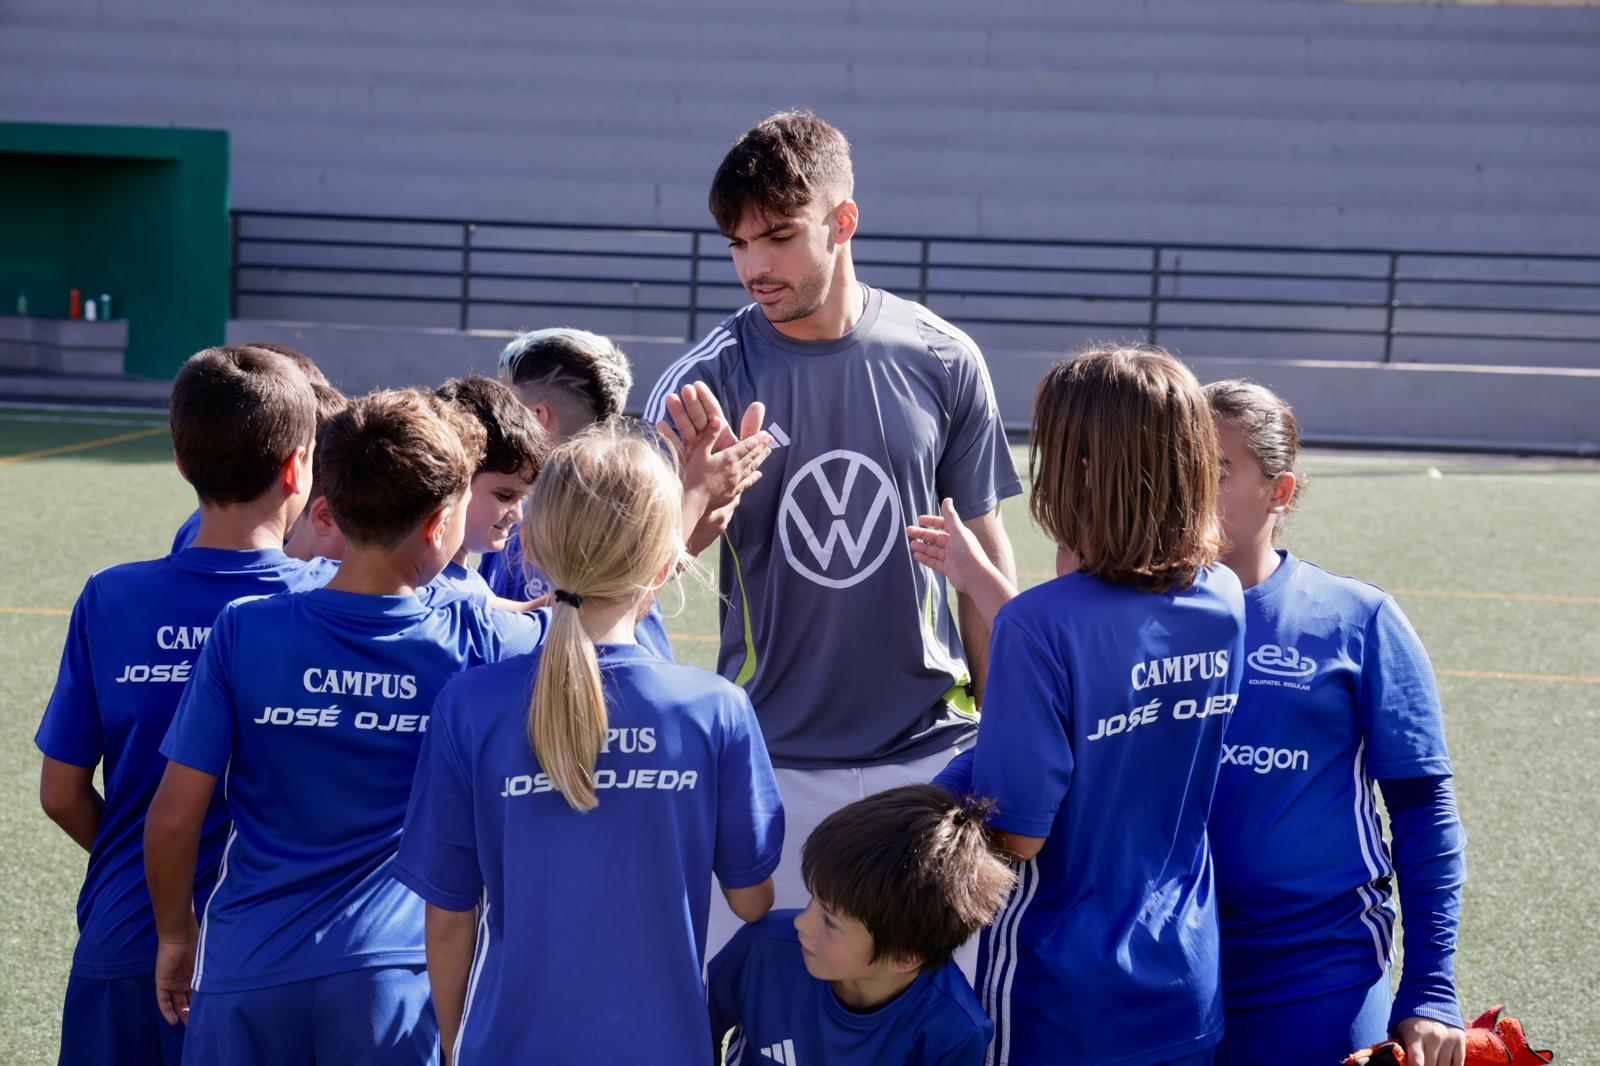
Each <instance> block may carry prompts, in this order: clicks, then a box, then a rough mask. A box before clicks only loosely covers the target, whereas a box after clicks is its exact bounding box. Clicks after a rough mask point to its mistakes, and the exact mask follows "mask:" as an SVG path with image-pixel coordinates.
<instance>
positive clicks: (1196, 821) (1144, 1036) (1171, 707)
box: [972, 566, 1244, 1066]
mask: <svg viewBox="0 0 1600 1066" xmlns="http://www.w3.org/2000/svg"><path fill="white" fill-rule="evenodd" d="M1243 630H1244V597H1243V594H1242V592H1241V591H1240V588H1239V579H1238V578H1237V577H1235V576H1234V574H1233V572H1232V571H1231V570H1228V569H1226V568H1224V567H1220V566H1219V567H1215V568H1213V569H1211V570H1206V571H1202V572H1201V573H1200V575H1199V576H1198V577H1197V579H1196V580H1195V582H1194V584H1193V585H1191V586H1190V587H1189V588H1188V589H1185V590H1183V591H1179V592H1172V593H1167V594H1154V593H1147V592H1139V591H1136V590H1134V589H1132V588H1127V587H1124V586H1117V585H1109V584H1107V583H1105V582H1103V581H1101V580H1099V579H1098V578H1095V577H1092V576H1090V575H1088V574H1084V573H1074V574H1068V575H1066V576H1064V577H1059V578H1056V579H1055V580H1054V581H1050V582H1047V583H1045V584H1043V585H1039V586H1036V587H1035V588H1031V589H1029V590H1027V591H1026V592H1024V593H1022V594H1021V595H1020V596H1018V597H1017V598H1016V599H1014V600H1012V601H1011V602H1010V603H1009V604H1007V605H1006V606H1005V607H1004V608H1002V609H1001V611H1000V614H999V617H998V618H997V619H996V621H995V628H994V640H993V644H992V647H991V651H990V656H989V679H988V687H987V692H986V697H985V700H984V712H983V721H982V723H981V725H980V726H979V730H978V742H977V746H976V749H975V751H976V754H975V755H974V757H973V770H972V773H973V791H975V792H976V793H978V794H979V795H984V796H990V797H993V798H994V799H995V800H996V802H997V804H998V807H997V810H996V812H995V814H994V816H993V818H992V825H993V826H994V827H996V828H998V829H1001V830H1004V831H1006V832H1010V833H1016V834H1019V835H1022V836H1030V837H1043V838H1045V841H1044V845H1043V847H1042V848H1041V850H1040V851H1039V853H1038V855H1037V856H1036V857H1035V858H1034V859H1033V860H1031V861H1029V862H1026V863H1023V864H1022V865H1021V867H1020V868H1019V870H1018V876H1019V883H1018V885H1017V888H1016V890H1015V891H1014V892H1013V894H1012V897H1011V901H1010V903H1009V904H1008V905H1007V907H1006V909H1005V910H1004V911H1003V912H1002V913H1001V916H1000V918H999V920H998V921H997V922H996V923H995V924H994V925H993V926H991V927H990V928H989V929H987V930H985V931H984V935H983V940H982V942H981V944H980V947H979V956H978V980H977V988H978V993H979V996H980V997H981V999H982V1001H983V1004H984V1006H985V1008H986V1009H987V1010H988V1013H989V1016H990V1017H991V1018H993V1019H994V1022H995V1038H994V1044H993V1048H992V1052H991V1061H992V1062H995V1063H999V1064H1005V1063H1008V1062H1014V1063H1018V1064H1031V1063H1075V1064H1076V1063H1082V1064H1089V1063H1112V1062H1115V1063H1127V1064H1130V1066H1132V1064H1139V1063H1147V1062H1159V1061H1164V1060H1168V1059H1175V1058H1181V1057H1183V1056H1185V1055H1189V1054H1194V1053H1195V1052H1198V1051H1201V1050H1204V1049H1205V1048H1207V1047H1210V1046H1211V1045H1213V1044H1215V1043H1216V1042H1217V1040H1218V1039H1220V1037H1221V1027H1222V1003H1221V997H1220V989H1219V988H1218V986H1217V965H1218V963H1217V914H1216V905H1215V900H1214V898H1213V883H1212V874H1211V853H1210V848H1209V847H1208V845H1207V841H1206V816H1207V812H1208V811H1209V809H1210V806H1211V792H1212V788H1213V787H1214V785H1215V784H1216V779H1217V770H1218V766H1219V764H1220V762H1221V758H1222V750H1223V749H1222V745H1223V730H1224V728H1225V725H1226V723H1227V722H1228V720H1229V718H1230V717H1231V713H1232V711H1233V708H1234V704H1235V702H1236V701H1237V699H1238V691H1239V677H1240V665H1241V664H1240V662H1239V660H1240V655H1241V652H1240V648H1241V638H1242V635H1243ZM1064 1005H1070V1007H1064Z"/></svg>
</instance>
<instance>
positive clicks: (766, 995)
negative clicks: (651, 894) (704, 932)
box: [706, 910, 994, 1066]
mask: <svg viewBox="0 0 1600 1066" xmlns="http://www.w3.org/2000/svg"><path fill="white" fill-rule="evenodd" d="M799 913H800V912H799V911H793V910H788V911H773V912H771V913H770V914H768V915H767V916H766V917H765V918H763V919H761V920H760V921H758V922H754V923H752V924H750V925H746V926H744V927H743V928H741V929H740V930H739V931H738V932H737V933H735V934H734V935H733V939H732V940H730V941H728V946H727V947H725V948H723V949H722V950H721V951H720V952H718V953H717V957H716V958H714V959H712V960H711V965H710V967H709V968H708V969H707V977H706V985H707V992H708V999H709V1001H710V1004H711V1030H712V1032H713V1033H719V1034H720V1033H724V1032H726V1031H727V1030H728V1029H729V1028H731V1027H733V1026H735V1025H737V1026H738V1027H739V1031H738V1032H737V1033H735V1034H734V1037H733V1041H732V1043H731V1044H730V1045H729V1047H728V1066H758V1064H759V1066H765V1063H766V1062H768V1061H771V1062H780V1063H793V1064H794V1066H803V1064H811V1063H815V1064H817V1066H822V1064H824V1063H825V1064H827V1066H901V1064H904V1066H934V1064H936V1063H937V1064H938V1066H983V1057H984V1053H985V1052H986V1051H987V1050H988V1048H989V1037H990V1036H991V1035H992V1034H993V1032H994V1025H993V1024H992V1023H991V1022H990V1021H989V1018H988V1016H987V1015H985V1014H984V1013H983V1007H982V1006H980V1005H979V1003H978V997H977V995H976V994H975V993H974V992H973V991H972V986H971V985H969V984H967V979H966V978H965V977H962V976H961V970H960V969H959V968H958V967H957V966H956V964H955V963H953V962H947V963H945V964H944V965H943V966H941V967H939V968H938V969H937V970H933V971H924V972H923V973H920V974H918V975H917V979H916V980H915V981H913V982H912V983H911V987H909V988H907V989H906V990H905V991H904V992H902V993H900V995H898V996H896V997H895V998H894V999H893V1000H891V1001H890V1002H888V1003H886V1004H884V1005H883V1006H881V1007H879V1008H877V1009H876V1010H871V1011H865V1012H862V1011H855V1010H851V1009H850V1008H849V1007H846V1006H845V1005H844V1004H843V1003H840V1002H839V997H838V996H836V995H834V993H833V988H832V986H830V985H829V983H828V982H827V981H822V980H818V979H817V978H815V977H812V976H811V974H810V973H809V972H808V971H807V970H806V963H805V957H804V956H803V955H801V953H800V938H799V935H798V934H797V933H796V932H795V928H794V918H795V915H797V914H799Z"/></svg>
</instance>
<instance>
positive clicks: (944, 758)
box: [706, 738, 977, 981]
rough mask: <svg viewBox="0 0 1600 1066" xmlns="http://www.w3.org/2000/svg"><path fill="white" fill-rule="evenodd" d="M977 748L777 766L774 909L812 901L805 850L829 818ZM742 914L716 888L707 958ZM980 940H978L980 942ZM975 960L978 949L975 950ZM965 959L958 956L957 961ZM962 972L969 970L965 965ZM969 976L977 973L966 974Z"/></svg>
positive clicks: (916, 781)
mask: <svg viewBox="0 0 1600 1066" xmlns="http://www.w3.org/2000/svg"><path fill="white" fill-rule="evenodd" d="M971 746H972V738H968V739H967V740H964V741H962V742H961V743H959V744H952V745H951V746H950V747H948V748H944V749H941V750H939V751H936V752H934V753H933V754H932V755H924V756H923V757H922V758H920V759H913V760H912V761H911V762H898V763H884V764H881V765H877V766H846V767H842V768H839V769H832V770H791V769H783V768H778V769H776V770H775V771H774V773H775V774H776V775H777V778H778V793H779V795H781V796H782V797H783V859H782V860H781V861H780V862H779V863H778V870H777V872H776V873H775V874H773V875H772V884H773V888H774V889H775V890H776V897H777V899H776V902H774V903H773V905H772V906H773V909H774V910H780V909H783V908H786V907H804V906H805V905H806V904H807V903H808V902H810V900H811V894H810V893H809V892H807V891H806V886H805V882H804V881H803V880H802V879H801V877H800V849H801V848H802V847H804V846H805V842H806V838H807V837H809V836H810V835H811V831H812V830H813V829H815V828H816V827H817V826H818V825H819V824H820V823H821V822H822V820H823V819H824V818H826V817H827V816H828V815H830V814H832V813H833V812H834V811H836V810H838V809H839V808H840V807H843V806H845V805H846V804H850V803H854V802H855V801H856V800H858V799H865V798H866V797H868V796H871V795H875V794H876V793H879V792H886V791H888V790H889V789H891V788H899V787H900V786H902V785H925V784H927V783H928V782H930V781H932V780H933V779H934V778H935V777H937V776H938V775H939V771H940V770H943V769H944V768H945V766H946V764H948V763H949V762H950V760H951V759H953V758H955V757H956V756H957V755H958V754H960V753H961V752H963V751H965V750H966V749H967V748H970V747H971ZM739 925H740V922H739V918H738V916H737V915H735V914H734V913H733V911H731V910H730V909H728V901H727V900H725V899H723V898H722V891H721V889H719V888H716V887H715V886H713V888H712V892H711V920H710V922H709V923H708V925H707V929H706V961H707V962H709V961H710V960H711V959H713V958H715V957H716V954H717V952H719V951H721V950H722V948H723V947H724V945H726V944H727V943H728V941H729V940H731V939H733V934H734V933H736V932H738V930H739ZM976 941H977V938H976V937H974V938H973V942H974V943H976ZM972 955H973V961H974V962H975V961H976V949H973V951H972ZM961 961H962V960H961V959H960V958H959V957H958V958H957V962H961ZM962 969H963V970H968V969H969V968H968V967H967V966H965V965H963V967H962ZM967 979H968V980H969V981H970V980H971V979H972V974H971V973H970V972H968V973H967Z"/></svg>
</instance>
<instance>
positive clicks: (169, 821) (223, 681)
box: [145, 391, 542, 1066]
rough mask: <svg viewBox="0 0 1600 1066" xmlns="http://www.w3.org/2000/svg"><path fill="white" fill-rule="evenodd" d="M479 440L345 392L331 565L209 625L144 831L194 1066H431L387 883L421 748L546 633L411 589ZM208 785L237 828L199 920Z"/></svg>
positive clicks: (422, 997) (163, 991)
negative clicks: (312, 1065) (341, 538)
mask: <svg viewBox="0 0 1600 1066" xmlns="http://www.w3.org/2000/svg"><path fill="white" fill-rule="evenodd" d="M474 432H476V434H477V444H478V446H479V447H480V448H481V445H482V439H483V438H482V430H481V429H479V428H478V427H477V426H476V423H474V422H472V421H471V420H470V419H468V418H467V417H466V416H465V415H463V414H461V412H460V411H459V410H458V409H456V408H454V407H453V406H451V405H449V404H446V403H444V402H442V401H440V400H439V399H437V398H436V397H434V396H431V395H428V394H426V393H422V392H417V391H405V392H376V393H373V394H371V395H368V396H365V397H362V398H361V399H360V400H357V401H356V402H355V403H354V404H352V405H351V407H350V409H349V410H347V411H345V412H344V413H343V414H340V415H338V416H336V417H335V418H334V419H333V420H332V421H331V422H330V423H329V424H328V425H327V426H326V427H325V428H324V430H323V432H322V434H321V441H320V443H321V448H322V451H323V460H324V462H323V467H322V470H323V476H324V478H325V480H326V484H325V486H324V489H325V492H326V494H327V498H328V504H329V506H330V507H331V508H332V510H333V515H334V518H335V519H336V520H337V521H338V523H339V526H340V528H341V529H342V530H343V532H344V534H345V537H346V539H347V541H348V549H347V551H346V553H345V557H344V560H343V562H342V563H341V565H340V566H339V569H338V573H337V574H336V575H335V576H334V577H333V578H332V579H331V580H330V581H329V583H328V585H327V586H326V587H324V588H320V589H315V590H313V591H310V592H307V593H304V594H298V595H292V596H273V597H267V598H264V599H257V600H247V601H244V602H242V603H237V604H233V605H231V606H229V607H228V608H227V609H225V610H224V611H223V612H222V614H221V615H220V616H219V617H218V618H217V620H216V625H215V628H214V630H213V633H212V637H211V639H210V640H209V641H207V643H206V650H205V652H204V653H203V654H202V656H201V659H200V663H199V666H198V667H197V668H196V670H195V676H194V679H193V681H192V682H191V683H190V685H189V687H188V689H187V690H186V691H185V693H184V698H183V700H182V702H181V703H180V705H179V708H178V712H177V715H176V716H175V717H174V719H173V722H172V726H171V728H170V729H169V730H168V732H167V736H166V739H165V740H164V741H163V742H162V745H161V750H162V753H163V754H165V755H166V756H168V758H169V759H170V760H171V761H170V762H169V764H168V766H167V769H166V773H165V775H164V776H163V778H162V781H161V786H160V788H159V789H158V791H157V793H156V796H155V800H154V801H153V802H152V803H151V805H150V812H149V815H148V816H147V818H146V822H145V867H146V874H147V877H148V880H149V884H150V896H151V901H152V903H153V905H154V908H155V914H156V924H157V928H158V931H159V934H160V948H159V953H158V957H157V963H156V980H155V985H156V999H157V1002H158V1004H159V1005H160V1006H161V1009H162V1013H163V1015H165V1016H166V1018H167V1019H168V1020H169V1021H177V1020H179V1019H183V1018H187V1020H188V1022H189V1032H188V1038H187V1047H186V1048H185V1051H184V1061H185V1062H187V1063H190V1064H196V1063H198V1064H202V1066H204V1064H210V1063H217V1064H222V1063H226V1064H227V1066H250V1064H252V1063H261V1064H269V1063H270V1064H276V1063H285V1062H311V1061H320V1062H342V1061H351V1062H363V1063H374V1064H385V1063H397V1064H398V1063H405V1064H419V1063H429V1062H433V1061H435V1060H436V1058H437V1054H438V1044H437V1032H436V1026H435V1024H434V1021H433V1016H432V1012H431V1010H430V1009H429V1007H428V992H427V981H426V977H425V976H424V974H423V962H424V956H423V945H422V901H421V900H419V899H417V898H416V897H415V896H413V895H412V894H411V893H410V892H409V891H407V890H406V889H405V888H404V887H403V886H401V885H399V884H397V883H396V882H395V881H394V880H393V879H392V878H391V877H390V876H389V867H390V865H391V864H392V862H393V859H394V853H395V849H396V847H398V845H399V841H400V827H401V821H402V819H403V817H404V815H405V805H406V798H407V796H408V794H409V791H410V785H411V778H412V776H413V774H414V772H415V768H416V761H417V753H418V751H419V749H420V748H421V744H422V738H423V735H424V733H425V732H426V730H427V727H428V711H429V708H430V707H431V705H432V702H433V698H434V696H435V695H436V694H437V693H438V691H439V689H440V688H442V687H443V686H444V683H445V682H446V681H448V680H449V679H450V678H451V677H453V676H454V675H456V674H458V673H460V672H461V671H462V670H463V669H465V668H466V667H468V666H472V665H475V664H478V663H484V662H491V661H495V660H498V659H501V658H504V657H507V656H511V655H520V654H523V653H525V652H527V651H529V650H531V648H532V647H533V646H534V645H535V644H536V642H537V641H538V639H539V637H540V635H541V633H542V616H540V615H537V614H526V615H525V614H513V613H510V612H505V611H492V610H489V609H488V608H485V607H483V606H481V605H478V604H475V603H473V602H472V601H469V600H455V601H452V602H451V603H449V604H446V605H444V606H441V607H438V608H429V607H427V606H425V605H424V604H423V603H422V602H421V601H420V600H418V599H417V597H416V595H415V590H416V589H418V588H420V587H422V586H423V585H426V584H427V583H428V581H430V580H432V578H433V577H434V576H435V575H436V574H437V573H438V572H439V570H440V569H441V568H443V566H444V564H445V563H446V562H447V561H448V560H449V559H450V558H451V557H452V556H454V555H455V553H456V550H457V548H458V546H459V544H460V541H461V536H462V533H461V530H462V525H463V523H464V520H465V517H466V505H467V500H466V496H467V493H468V491H469V484H470V481H471V478H472V471H473V468H474V466H475V465H476V463H477V458H478V457H477V454H476V453H477V450H478V449H476V448H474V449H473V450H471V451H469V450H468V448H467V447H466V446H465V445H464V443H463V441H465V440H471V439H472V438H473V434H474ZM219 779H225V791H226V797H227V800H228V806H229V809H230V810H231V812H232V814H233V823H234V824H233V829H232V832H231V833H230V834H229V837H228V842H227V845H226V847H225V849H224V852H223V859H222V872H221V874H220V876H219V878H218V882H217V889H216V891H214V892H213V893H212V896H211V899H210V901H209V902H208V904H207V906H206V908H205V913H204V919H203V921H202V922H201V923H200V924H199V925H198V926H197V924H196V922H195V917H194V909H193V906H192V901H191V891H190V882H191V871H192V869H193V863H194V856H195V841H196V837H197V834H198V831H199V827H200V824H201V820H202V818H203V815H204V810H205V805H206V803H207V802H208V798H209V796H210V793H211V790H212V789H213V788H214V786H215V783H216V782H217V781H218V780H219ZM191 982H192V986H193V992H192V997H191ZM191 1007H192V1013H191V1012H190V1008H191Z"/></svg>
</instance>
